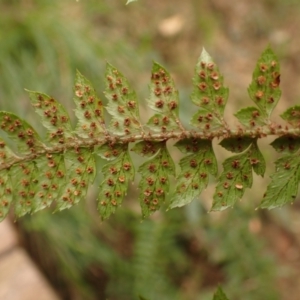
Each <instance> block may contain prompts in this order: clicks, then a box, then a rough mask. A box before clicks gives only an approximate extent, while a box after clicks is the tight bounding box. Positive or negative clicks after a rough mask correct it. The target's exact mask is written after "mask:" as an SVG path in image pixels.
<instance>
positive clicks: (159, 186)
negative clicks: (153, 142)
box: [138, 142, 175, 218]
mask: <svg viewBox="0 0 300 300" xmlns="http://www.w3.org/2000/svg"><path fill="white" fill-rule="evenodd" d="M158 145H159V151H158V152H157V153H156V155H155V156H154V157H152V158H150V159H149V160H147V161H146V162H145V163H143V164H142V165H141V166H140V167H139V169H138V172H139V173H140V174H141V176H142V178H141V180H140V183H139V189H140V195H139V201H140V205H141V208H142V215H143V218H145V217H148V216H150V215H151V214H153V213H154V212H155V211H156V210H158V209H159V208H160V207H161V205H162V204H163V203H164V202H165V200H166V195H167V194H168V192H169V188H170V179H169V176H170V175H171V176H175V166H174V162H173V160H172V158H171V156H170V154H169V152H168V150H167V147H166V142H159V144H158Z"/></svg>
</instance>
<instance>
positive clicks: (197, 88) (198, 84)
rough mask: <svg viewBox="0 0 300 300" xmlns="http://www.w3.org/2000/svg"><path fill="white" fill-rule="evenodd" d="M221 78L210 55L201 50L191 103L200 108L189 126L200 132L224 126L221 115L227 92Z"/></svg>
mask: <svg viewBox="0 0 300 300" xmlns="http://www.w3.org/2000/svg"><path fill="white" fill-rule="evenodd" d="M223 82H224V80H223V76H222V75H221V74H220V72H219V69H218V67H217V66H216V64H215V63H214V62H213V60H212V58H211V57H210V55H209V54H208V53H207V52H206V51H205V49H203V50H202V53H201V55H200V57H199V60H198V63H197V65H196V69H195V75H194V78H193V85H194V89H193V92H192V95H191V99H192V101H193V102H194V103H195V104H196V105H197V106H200V107H201V108H200V109H199V111H198V112H197V113H196V114H195V115H194V116H193V118H192V121H191V124H192V125H194V126H197V127H199V128H201V129H202V130H208V129H215V128H217V127H222V126H223V125H224V119H223V113H224V108H225V105H226V103H227V99H228V94H229V90H228V88H226V87H224V85H223Z"/></svg>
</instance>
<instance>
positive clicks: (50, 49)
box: [0, 0, 300, 300]
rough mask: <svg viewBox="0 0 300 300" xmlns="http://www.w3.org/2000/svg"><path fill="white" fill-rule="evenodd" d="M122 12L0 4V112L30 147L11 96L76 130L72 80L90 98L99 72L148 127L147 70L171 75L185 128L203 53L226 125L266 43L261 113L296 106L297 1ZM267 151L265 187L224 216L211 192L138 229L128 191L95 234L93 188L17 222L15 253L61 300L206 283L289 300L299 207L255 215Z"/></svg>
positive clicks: (179, 294) (133, 197)
mask: <svg viewBox="0 0 300 300" xmlns="http://www.w3.org/2000/svg"><path fill="white" fill-rule="evenodd" d="M125 2H126V1H125V0H80V1H75V0H64V1H62V0H0V109H1V110H8V111H12V112H14V113H16V114H18V115H20V116H22V117H23V118H26V119H27V120H28V121H29V122H30V123H31V124H32V125H33V126H35V127H36V128H37V130H38V131H39V133H40V134H41V135H43V134H44V132H43V129H42V128H41V126H40V123H39V119H38V117H37V116H36V115H35V114H34V113H33V109H32V108H31V106H30V103H29V98H28V95H27V94H26V92H25V91H24V89H25V88H26V89H30V90H38V91H41V92H44V93H47V94H50V95H52V96H53V97H55V98H56V99H58V100H60V101H61V102H62V103H63V104H64V105H65V106H66V108H67V109H68V111H69V113H70V114H71V116H72V117H73V122H75V119H74V115H73V113H72V110H73V108H74V104H73V103H72V94H73V87H72V86H73V80H74V75H75V71H76V69H78V70H80V72H82V73H83V74H84V75H85V76H86V77H87V78H88V79H89V80H90V81H91V82H92V83H93V85H94V86H95V88H96V90H97V92H98V94H99V95H100V97H103V94H102V91H103V89H104V84H103V78H104V69H105V64H106V62H107V61H109V62H110V63H111V64H113V65H114V66H115V67H117V68H118V69H119V70H120V71H121V72H123V73H124V74H125V75H126V76H127V77H128V79H129V81H130V82H131V83H132V86H133V87H134V88H135V90H136V91H137V93H138V95H139V99H140V104H141V111H142V112H143V114H144V115H145V116H146V117H148V116H150V114H151V112H150V111H149V110H147V112H146V109H147V108H146V105H145V101H144V99H145V98H146V97H147V95H148V87H147V84H148V82H149V79H150V70H151V64H152V61H153V60H155V61H158V62H159V63H161V64H162V65H164V66H165V67H166V68H167V69H168V70H169V71H170V72H171V73H172V76H173V77H174V79H175V82H176V85H177V88H178V89H179V92H180V95H181V112H180V113H181V118H182V119H183V120H184V122H185V123H188V121H189V119H190V118H191V116H192V113H193V110H194V107H193V104H192V103H191V102H190V100H189V94H190V92H191V89H192V85H191V78H192V76H193V71H194V65H195V64H196V61H197V59H198V56H199V54H200V52H201V49H202V47H205V48H206V50H207V51H208V52H209V53H210V54H211V56H212V57H213V58H214V60H215V62H216V63H217V64H218V65H219V68H220V70H221V72H222V73H223V75H224V78H225V83H226V85H227V86H229V88H230V98H229V102H228V104H227V107H226V112H225V114H226V116H227V119H228V120H229V123H230V124H231V125H232V126H234V125H235V124H237V121H235V119H234V118H232V114H233V113H234V112H236V111H237V110H238V109H240V108H242V107H245V106H248V105H252V103H251V101H250V99H249V97H248V95H247V86H248V85H249V83H250V81H251V75H252V71H253V69H254V66H255V63H256V60H257V59H258V57H259V56H260V54H261V52H262V51H263V50H264V49H265V48H266V47H267V46H268V45H271V47H272V48H273V50H274V51H275V53H276V54H277V55H278V58H279V60H280V63H281V71H282V77H281V81H282V90H283V97H282V100H281V102H280V103H279V104H278V107H277V108H276V110H275V111H274V115H279V114H280V113H281V112H283V111H284V110H285V109H286V108H287V107H289V106H291V105H294V104H296V103H297V101H298V99H299V96H300V85H299V82H300V78H299V77H300V56H299V53H300V35H299V27H300V4H299V1H296V0H264V1H261V0H253V1H247V0H232V1H223V0H210V1H204V0H186V1H181V0H172V1H160V0H139V1H138V2H133V3H132V4H130V5H128V6H126V5H125ZM103 98H104V97H103ZM103 100H104V99H103ZM104 101H105V100H104ZM275 119H276V118H275ZM271 141H272V138H270V139H268V140H267V141H263V142H260V146H261V149H262V151H263V154H264V155H265V156H266V157H267V158H268V159H269V161H268V167H267V173H266V175H265V178H264V179H261V178H258V177H255V180H254V187H253V189H252V190H250V191H248V192H247V193H246V195H245V197H244V199H243V201H242V202H241V203H238V204H237V205H236V207H235V208H234V209H230V210H228V211H225V212H222V213H210V214H208V213H207V211H208V210H209V208H210V205H211V202H212V194H213V189H214V183H213V182H212V184H211V185H210V186H209V187H208V189H207V190H206V191H205V192H203V194H202V195H201V197H200V199H196V200H195V201H194V202H193V203H192V204H190V205H189V206H187V207H185V208H182V209H175V210H172V211H168V212H167V213H165V212H164V209H162V210H161V211H160V212H157V213H156V214H155V215H154V216H153V217H151V218H150V219H148V220H144V221H142V222H141V214H140V211H139V204H138V203H137V190H136V185H135V186H132V187H131V188H130V193H129V195H128V197H127V199H126V201H125V202H124V205H123V206H122V207H121V208H120V209H119V210H118V212H117V213H116V214H115V215H114V216H113V217H111V218H110V219H109V220H108V221H105V222H101V221H100V218H99V216H98V213H97V211H96V208H95V207H96V204H95V201H96V197H97V191H96V187H97V185H98V184H99V183H100V181H101V176H98V177H97V178H96V181H95V187H92V188H91V189H90V192H89V197H88V199H87V201H86V203H81V204H80V205H78V206H77V207H74V208H72V209H70V210H68V211H63V212H59V213H56V214H52V211H51V210H45V211H42V212H40V213H38V214H36V215H33V216H29V217H24V218H22V219H20V220H18V221H17V222H16V227H17V229H18V232H19V235H20V239H21V241H22V244H23V246H24V247H25V248H26V249H27V251H28V253H30V255H31V256H32V258H33V259H34V260H35V262H36V264H37V265H38V266H39V267H40V269H41V270H43V272H44V274H45V275H46V276H47V278H48V280H49V281H50V283H51V284H52V286H53V287H54V288H55V290H56V291H57V292H58V293H59V295H60V296H61V298H62V299H66V300H81V299H84V300H94V299H95V300H96V299H109V300H127V299H128V300H132V299H138V297H139V295H142V296H143V297H145V298H146V299H149V300H154V299H161V300H169V299H170V300H171V299H172V300H174V299H178V300H195V299H199V300H200V299H201V300H208V299H209V300H211V299H212V294H213V292H214V291H215V290H216V287H217V285H218V284H220V285H221V286H222V287H223V289H224V291H226V293H227V295H228V298H229V299H231V300H239V299H243V300H248V299H249V300H256V299H257V300H260V299H264V300H273V299H274V300H275V299H278V300H279V299H283V300H287V299H289V300H298V299H299V295H300V251H299V250H300V224H299V222H300V202H299V203H298V202H297V201H296V202H295V204H294V205H293V206H286V207H283V208H282V209H276V210H274V211H271V212H269V211H260V210H259V211H255V208H256V207H257V205H258V203H259V201H260V199H261V198H262V195H263V193H264V189H265V187H266V185H267V183H268V182H269V174H270V173H271V172H272V171H273V170H274V166H273V164H272V162H271V161H272V160H274V159H275V158H276V153H275V152H274V151H273V150H272V149H271V147H269V146H267V145H268V144H269V143H270V142H271ZM217 143H218V141H216V143H215V146H216V147H215V149H216V155H217V158H218V159H219V161H223V160H224V159H225V158H226V157H228V156H230V155H231V154H230V153H229V152H227V151H224V150H221V149H220V147H217ZM176 156H177V154H176V153H174V159H175V161H178V159H177V157H176ZM134 158H135V160H136V157H134ZM137 163H138V161H137ZM219 170H220V171H221V164H220V169H219ZM12 220H13V218H12Z"/></svg>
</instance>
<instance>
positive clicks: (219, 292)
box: [213, 287, 228, 300]
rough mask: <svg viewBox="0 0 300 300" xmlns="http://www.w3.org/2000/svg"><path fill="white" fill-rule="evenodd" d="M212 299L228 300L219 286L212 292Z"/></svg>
mask: <svg viewBox="0 0 300 300" xmlns="http://www.w3.org/2000/svg"><path fill="white" fill-rule="evenodd" d="M213 300H228V298H227V297H226V295H225V294H224V292H223V291H222V289H221V288H220V287H218V289H217V291H216V292H215V294H214V297H213Z"/></svg>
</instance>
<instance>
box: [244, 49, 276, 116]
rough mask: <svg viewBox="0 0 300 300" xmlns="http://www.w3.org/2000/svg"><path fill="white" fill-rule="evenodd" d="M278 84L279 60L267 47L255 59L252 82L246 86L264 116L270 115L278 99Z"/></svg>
mask: <svg viewBox="0 0 300 300" xmlns="http://www.w3.org/2000/svg"><path fill="white" fill-rule="evenodd" d="M279 84H280V68H279V62H278V59H277V57H276V55H275V54H274V52H273V51H272V50H271V48H269V47H268V48H267V49H266V50H265V51H264V52H263V53H262V55H261V56H260V58H259V59H258V61H257V64H256V67H255V69H254V72H253V75H252V82H251V84H250V85H249V88H248V93H249V96H250V98H251V99H252V101H253V102H254V103H255V104H256V105H257V106H258V107H259V108H260V111H261V112H262V114H263V115H264V116H265V117H266V118H269V117H270V115H271V113H272V111H273V109H274V107H275V106H276V105H277V103H278V101H279V99H280V96H281V90H280V88H279Z"/></svg>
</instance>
